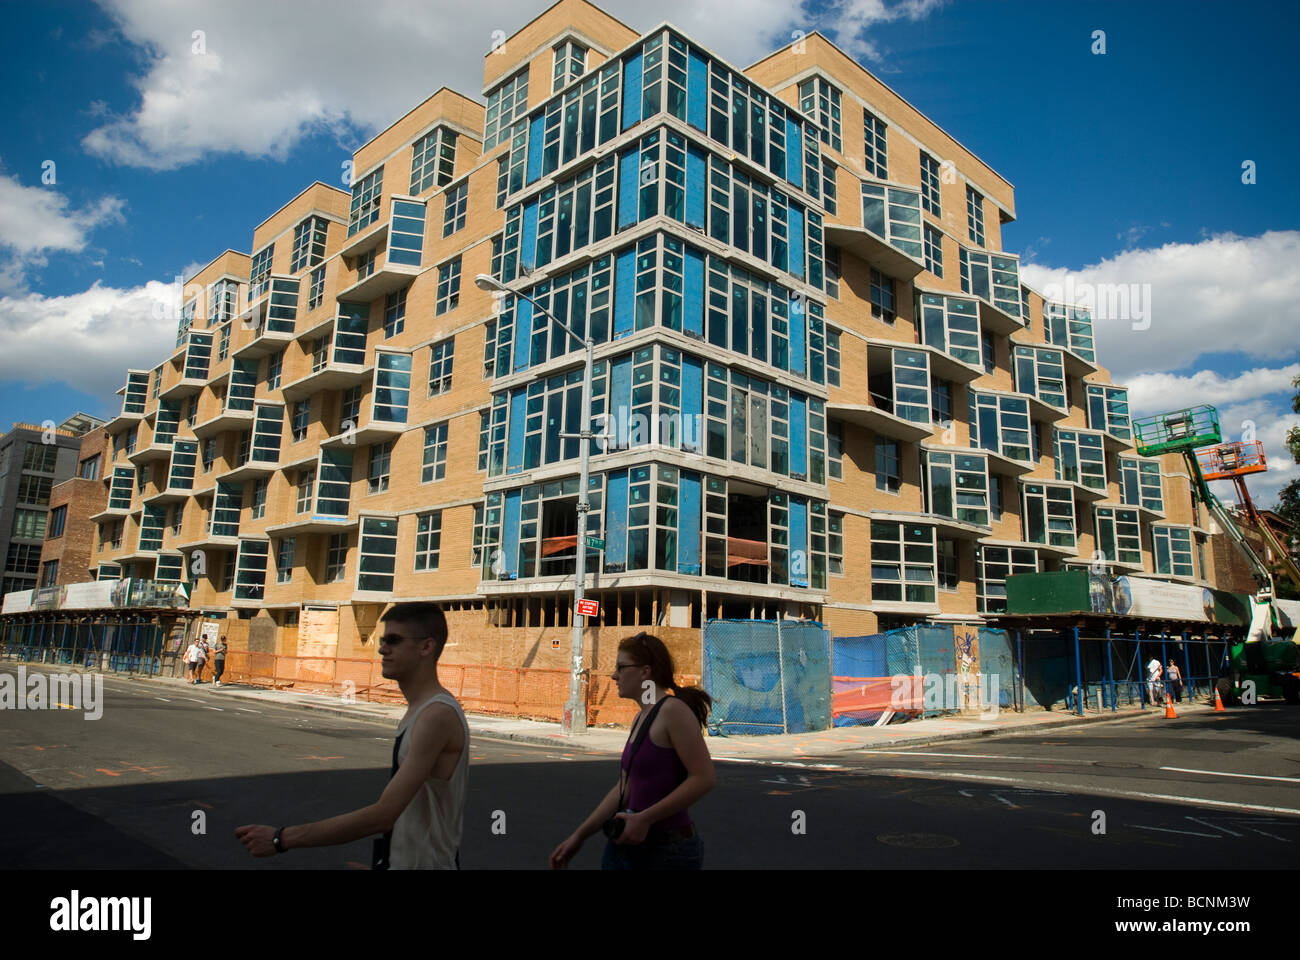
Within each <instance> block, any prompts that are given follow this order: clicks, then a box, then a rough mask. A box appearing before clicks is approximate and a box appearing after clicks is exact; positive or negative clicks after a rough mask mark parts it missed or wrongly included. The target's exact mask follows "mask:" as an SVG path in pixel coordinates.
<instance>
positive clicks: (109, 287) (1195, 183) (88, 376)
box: [0, 0, 1300, 499]
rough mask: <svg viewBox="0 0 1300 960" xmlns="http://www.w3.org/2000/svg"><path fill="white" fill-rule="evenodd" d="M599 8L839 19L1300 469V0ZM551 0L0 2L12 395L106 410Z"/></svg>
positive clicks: (1093, 276)
mask: <svg viewBox="0 0 1300 960" xmlns="http://www.w3.org/2000/svg"><path fill="white" fill-rule="evenodd" d="M603 6H604V7H605V9H607V10H608V11H609V12H610V13H612V14H614V15H615V16H618V17H620V18H621V19H623V20H625V21H626V22H628V23H629V24H630V25H632V26H633V27H635V28H637V29H641V30H645V29H649V28H650V27H652V26H654V24H655V23H656V22H658V20H659V19H668V20H671V21H672V22H674V23H676V24H677V25H678V26H680V27H681V28H682V29H683V30H685V31H687V32H688V33H690V34H691V35H693V36H695V37H697V38H698V39H700V40H701V41H702V42H704V43H705V44H706V45H708V46H709V47H710V48H712V49H713V50H714V51H716V52H717V53H719V54H721V55H723V56H724V57H727V58H728V59H730V60H731V61H732V62H733V63H736V64H739V65H741V66H744V65H747V64H748V63H750V62H752V61H753V60H756V59H758V58H759V57H761V56H762V55H763V54H765V53H766V52H768V51H770V50H772V49H774V48H776V47H777V46H780V45H782V44H783V43H784V42H788V40H789V39H790V35H791V32H792V31H793V30H796V29H801V30H804V31H811V30H815V29H820V30H822V31H823V32H824V33H826V34H828V35H829V36H831V38H832V39H834V40H835V41H836V42H837V43H839V45H840V46H841V47H842V48H844V49H845V50H846V51H847V52H849V53H850V54H852V55H853V56H855V57H856V58H857V59H858V60H859V62H861V63H862V64H863V65H864V66H866V67H867V68H868V69H869V70H871V71H872V72H874V73H876V74H877V76H879V77H880V78H881V79H882V80H883V81H884V82H886V83H888V84H889V85H890V86H892V87H893V88H894V89H895V90H897V91H898V92H899V93H900V94H902V95H903V96H904V97H906V98H907V99H908V100H909V101H910V102H911V103H912V104H913V105H915V106H916V107H917V108H918V109H920V110H921V111H922V112H924V113H925V114H926V115H928V116H929V117H930V118H931V119H933V120H934V121H935V122H936V123H938V124H939V125H940V126H942V127H944V128H945V129H946V130H948V131H949V132H950V133H951V134H952V135H953V136H955V137H956V138H957V139H958V140H960V141H961V142H962V143H963V144H965V145H966V146H967V147H968V148H969V149H971V150H972V151H973V152H974V153H976V154H977V155H978V156H979V157H981V158H982V159H983V160H984V161H985V162H987V163H988V164H989V165H990V166H992V167H993V168H994V169H995V170H997V171H998V172H999V173H1001V174H1002V175H1003V176H1004V177H1006V179H1008V180H1009V181H1010V182H1011V183H1013V184H1014V185H1015V188H1016V208H1017V213H1018V220H1017V222H1015V223H1014V224H1011V225H1009V226H1008V227H1007V228H1006V229H1005V232H1004V246H1005V247H1006V249H1008V250H1011V251H1013V252H1019V253H1021V255H1022V258H1023V262H1024V264H1026V268H1025V271H1024V275H1025V277H1026V279H1027V280H1028V281H1029V282H1030V283H1032V284H1034V285H1035V286H1036V287H1038V288H1039V289H1041V288H1042V287H1043V285H1044V284H1046V283H1048V282H1051V281H1062V282H1063V281H1066V280H1068V279H1071V278H1073V279H1074V280H1076V281H1078V282H1080V283H1085V282H1092V283H1125V284H1139V285H1147V286H1148V287H1149V289H1150V297H1151V303H1152V323H1151V326H1150V328H1149V329H1146V330H1134V329H1132V326H1131V324H1129V323H1128V322H1125V321H1122V320H1115V321H1110V320H1104V319H1099V320H1098V332H1097V335H1098V349H1099V354H1100V360H1101V362H1102V363H1103V364H1104V365H1106V366H1107V367H1108V368H1110V369H1111V371H1112V373H1113V375H1114V377H1115V379H1116V381H1117V382H1121V383H1128V384H1129V385H1130V388H1131V391H1132V394H1131V396H1132V399H1133V402H1134V406H1135V407H1136V408H1137V411H1138V412H1139V413H1141V412H1144V411H1145V412H1158V410H1159V409H1162V408H1164V407H1175V406H1179V405H1183V404H1184V402H1186V403H1187V404H1191V403H1195V402H1207V401H1208V402H1214V403H1216V404H1218V406H1219V408H1220V411H1221V414H1223V417H1224V423H1225V432H1227V433H1229V434H1230V435H1235V432H1237V431H1238V427H1239V424H1240V423H1241V422H1244V421H1250V422H1252V423H1254V424H1255V425H1256V429H1257V432H1258V437H1259V439H1261V440H1263V441H1264V442H1265V446H1266V449H1268V451H1269V453H1270V455H1271V460H1272V462H1273V464H1274V466H1275V469H1274V470H1273V471H1271V472H1270V474H1268V475H1267V477H1266V478H1261V480H1260V481H1259V482H1258V484H1257V485H1256V486H1257V487H1258V488H1259V489H1260V490H1261V492H1267V491H1272V490H1275V489H1276V487H1277V486H1280V484H1281V483H1283V482H1285V480H1286V479H1289V478H1290V477H1293V476H1296V475H1297V472H1296V468H1295V466H1294V465H1293V464H1290V461H1289V457H1286V456H1285V455H1284V447H1283V445H1282V437H1283V436H1284V435H1285V432H1286V430H1287V429H1288V428H1289V427H1290V426H1293V425H1295V424H1296V423H1300V418H1297V417H1296V416H1295V415H1294V414H1292V413H1291V410H1290V406H1291V405H1290V396H1291V393H1292V392H1293V391H1292V390H1291V388H1290V386H1289V384H1290V378H1291V377H1292V376H1294V375H1296V374H1300V346H1298V345H1297V338H1296V336H1295V333H1294V331H1295V330H1296V329H1297V328H1298V327H1300V307H1297V304H1298V303H1300V277H1298V276H1297V272H1298V271H1300V267H1297V263H1298V262H1300V261H1298V260H1297V258H1296V253H1297V246H1298V244H1300V233H1298V231H1300V223H1297V219H1298V217H1297V211H1300V178H1296V177H1295V176H1294V175H1293V173H1292V171H1293V169H1294V158H1295V157H1296V156H1297V155H1300V142H1298V141H1300V134H1298V133H1297V129H1296V124H1295V122H1294V120H1295V114H1296V111H1295V108H1294V106H1293V104H1292V103H1291V102H1290V98H1291V97H1292V96H1293V89H1294V84H1295V80H1294V68H1293V66H1292V65H1293V63H1294V51H1293V47H1294V37H1295V36H1296V35H1297V33H1298V32H1300V31H1298V30H1297V27H1298V26H1300V23H1298V21H1300V14H1298V13H1297V11H1296V7H1295V5H1293V4H1288V3H1278V4H1264V3H1251V2H1239V3H1233V4H1220V3H1213V4H1211V3H1197V2H1187V3H1173V2H1170V3H1140V2H1131V3H1118V2H1117V3H1073V4H1070V3H1047V2H976V0H971V2H948V3H942V2H934V0H906V2H888V0H845V2H842V3H834V4H830V3H822V2H817V3H813V4H806V5H805V6H803V7H802V8H799V7H794V6H792V5H791V4H789V3H783V2H778V0H749V2H746V0H718V2H716V3H713V4H710V5H708V6H707V7H706V6H704V5H701V4H699V3H697V2H695V0H666V2H663V3H660V4H656V5H655V6H654V8H653V9H654V13H653V17H654V19H649V18H648V17H647V16H645V15H643V14H642V12H641V11H642V9H643V8H644V5H643V4H641V3H638V2H636V0H616V2H610V3H606V4H603ZM543 8H544V7H543V4H540V3H535V2H531V3H527V2H522V0H502V2H499V3H491V2H488V3H484V4H476V5H474V9H473V10H472V11H465V10H463V9H461V8H460V5H453V4H449V3H448V4H442V3H434V4H430V3H427V2H422V0H372V2H370V3H368V4H367V5H366V13H365V15H364V16H358V15H357V13H356V8H355V6H354V5H353V4H352V3H350V2H345V0H322V2H320V3H315V4H306V3H295V2H292V0H285V2H283V3H277V4H272V5H270V6H268V5H267V4H265V3H264V2H254V0H224V2H217V0H195V2H193V3H188V4H187V3H167V2H165V0H101V2H100V3H99V4H90V3H71V2H46V3H40V4H22V5H18V4H9V5H6V6H5V14H6V19H7V27H8V29H7V30H6V31H4V32H3V33H0V53H2V54H3V59H2V60H0V63H3V67H0V70H3V71H4V73H5V80H6V81H7V83H6V89H8V90H10V91H13V92H14V93H15V94H16V95H15V96H13V98H12V99H11V101H10V107H9V116H10V121H9V123H8V124H6V125H5V126H4V128H3V131H0V199H3V200H4V202H3V203H0V211H2V212H0V423H3V424H4V425H6V426H7V424H8V423H9V422H10V421H14V420H29V421H31V420H34V421H37V422H39V421H41V420H44V419H46V418H50V419H55V420H59V419H62V418H63V417H65V416H67V415H69V414H71V413H73V412H75V411H76V410H85V411H86V412H89V413H94V414H98V415H101V416H103V415H111V413H112V412H114V408H115V405H116V403H117V399H116V398H115V397H114V396H113V392H112V391H113V389H115V388H116V387H117V386H120V385H121V383H122V381H123V380H124V376H123V375H122V371H123V370H124V369H125V368H126V367H127V366H134V367H140V368H148V367H152V366H154V365H156V363H157V362H158V360H159V359H160V358H161V356H162V355H163V353H164V352H165V351H166V350H167V348H168V345H169V343H170V338H171V336H172V332H171V331H174V324H173V323H172V322H171V321H169V320H165V319H164V320H159V319H155V318H154V317H153V316H152V314H151V311H150V307H151V304H152V303H153V302H155V301H156V300H157V298H158V297H159V296H160V295H161V292H160V291H161V287H159V286H158V284H159V283H160V282H169V281H171V279H172V278H173V277H174V275H176V274H177V273H179V272H184V271H186V270H187V269H192V268H194V267H196V266H198V265H201V264H204V263H206V262H207V261H208V260H210V259H211V258H213V257H214V256H216V255H217V254H219V253H220V252H221V251H222V250H224V249H226V248H227V247H233V248H235V249H240V250H244V251H246V252H247V251H248V246H249V243H250V242H251V237H252V230H253V227H254V226H255V225H256V224H257V223H258V222H260V221H261V220H262V219H264V218H265V217H266V216H267V215H269V214H270V213H272V212H273V211H274V210H275V209H276V208H278V207H279V206H280V205H281V204H282V203H284V202H285V201H286V200H288V199H289V198H290V197H292V196H293V195H295V194H296V193H297V192H298V191H299V190H301V189H302V188H303V187H304V186H306V185H307V184H308V183H310V182H311V181H313V180H317V179H319V180H323V181H325V182H327V183H331V184H336V185H342V184H341V176H340V175H341V164H342V163H343V162H344V161H345V160H346V159H347V158H348V156H349V155H350V152H351V150H352V149H354V148H355V147H356V146H358V145H359V144H360V143H362V142H364V140H365V139H367V138H368V137H369V136H370V135H372V134H373V133H374V132H376V131H377V130H378V129H380V128H382V126H384V125H386V124H387V123H389V122H391V121H392V120H394V119H396V118H397V117H398V116H400V115H401V113H403V112H405V110H406V109H409V108H410V107H411V106H413V105H414V104H415V103H417V102H419V101H420V100H421V99H423V98H424V97H425V96H427V95H428V94H429V93H431V92H432V91H433V90H435V89H437V88H438V87H439V86H442V85H444V84H445V85H448V86H451V87H454V88H456V89H459V90H461V91H463V92H465V93H468V94H470V95H473V96H477V95H479V94H480V91H481V85H482V53H483V52H485V51H486V50H487V48H488V47H489V46H490V44H491V35H492V32H493V31H494V30H497V29H500V30H503V31H505V33H506V34H509V33H511V32H513V31H514V30H515V29H518V27H520V26H522V25H523V24H524V23H525V22H527V21H528V20H529V19H531V17H533V16H535V15H536V14H537V13H539V12H540V11H541V10H542V9H543ZM1096 30H1102V31H1105V47H1106V51H1105V53H1104V55H1098V54H1095V53H1094V52H1093V47H1094V45H1095V41H1094V39H1093V32H1094V31H1096ZM194 31H202V37H203V41H202V44H203V47H204V49H203V50H202V51H201V53H202V55H201V56H200V55H196V53H195V41H194V39H193V34H194ZM359 54H361V55H359ZM47 161H53V163H54V164H55V174H56V182H55V183H54V184H42V180H41V177H42V170H43V166H42V165H43V164H46V163H47ZM1245 161H1253V162H1254V164H1255V172H1256V182H1255V183H1254V184H1250V185H1247V184H1244V183H1243V182H1242V164H1243V162H1245ZM169 328H170V330H169ZM106 371H111V372H112V376H111V377H108V376H107V373H106ZM106 377H107V379H106ZM110 382H111V385H109V384H110ZM1229 425H1231V429H1228V428H1229ZM1266 498H1267V497H1265V499H1266Z"/></svg>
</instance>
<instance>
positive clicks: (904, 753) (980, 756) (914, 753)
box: [858, 750, 1092, 763]
mask: <svg viewBox="0 0 1300 960" xmlns="http://www.w3.org/2000/svg"><path fill="white" fill-rule="evenodd" d="M858 752H859V753H879V754H887V755H891V756H898V757H958V758H965V757H969V758H970V759H972V760H1036V761H1038V762H1039V763H1091V762H1092V761H1091V760H1053V759H1052V758H1051V757H1004V756H1003V755H1002V754H1000V753H934V752H925V751H922V750H859V751H858Z"/></svg>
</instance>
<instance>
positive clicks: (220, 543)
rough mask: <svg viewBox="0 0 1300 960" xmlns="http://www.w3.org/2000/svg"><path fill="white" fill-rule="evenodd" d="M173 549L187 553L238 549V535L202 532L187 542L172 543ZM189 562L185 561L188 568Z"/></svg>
mask: <svg viewBox="0 0 1300 960" xmlns="http://www.w3.org/2000/svg"><path fill="white" fill-rule="evenodd" d="M172 549H173V550H179V551H180V552H181V553H187V552H189V551H191V550H222V551H224V550H237V549H239V537H238V536H234V537H219V536H217V535H216V534H212V533H207V534H204V535H203V536H202V537H201V538H200V539H198V540H191V541H189V542H188V543H177V544H173V545H172ZM188 567H189V564H188V563H186V568H187V569H188Z"/></svg>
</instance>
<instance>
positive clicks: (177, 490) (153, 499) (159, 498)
mask: <svg viewBox="0 0 1300 960" xmlns="http://www.w3.org/2000/svg"><path fill="white" fill-rule="evenodd" d="M193 495H194V491H193V490H189V489H186V488H183V487H168V488H167V489H166V490H160V491H159V492H158V493H155V494H154V495H153V496H149V497H144V498H143V499H142V500H141V501H140V502H141V503H142V504H143V505H144V506H146V507H154V506H162V505H163V504H165V503H184V502H185V501H187V500H189V498H190V497H192V496H193Z"/></svg>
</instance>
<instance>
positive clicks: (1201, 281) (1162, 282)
mask: <svg viewBox="0 0 1300 960" xmlns="http://www.w3.org/2000/svg"><path fill="white" fill-rule="evenodd" d="M1021 276H1022V277H1023V279H1024V280H1025V282H1026V283H1028V284H1029V285H1030V286H1031V287H1033V288H1034V289H1035V290H1037V291H1039V292H1048V291H1049V289H1050V288H1052V287H1053V286H1055V287H1056V289H1058V290H1060V289H1064V290H1065V291H1066V292H1067V294H1068V293H1070V292H1073V293H1074V294H1075V295H1074V297H1072V299H1074V300H1075V301H1079V300H1081V299H1086V295H1087V294H1089V293H1090V292H1093V293H1095V294H1096V298H1095V302H1096V303H1097V305H1098V306H1097V309H1095V310H1094V324H1093V325H1094V330H1095V335H1096V346H1097V359H1098V361H1099V362H1100V363H1101V364H1102V365H1103V366H1105V367H1106V368H1107V369H1108V370H1110V372H1111V374H1112V376H1113V377H1114V379H1115V382H1117V383H1126V382H1129V381H1131V380H1133V379H1134V378H1135V377H1137V376H1138V375H1139V374H1142V373H1146V372H1149V371H1153V370H1154V371H1160V370H1183V369H1187V368H1189V367H1191V366H1193V365H1194V364H1195V362H1196V360H1197V359H1198V358H1199V357H1201V356H1202V355H1203V354H1206V353H1212V352H1213V353H1225V352H1226V353H1240V354H1243V355H1244V356H1245V357H1246V358H1247V359H1248V360H1250V359H1253V360H1261V359H1267V360H1270V361H1287V360H1290V359H1292V358H1293V357H1295V356H1296V355H1297V352H1298V350H1297V348H1298V344H1297V340H1296V335H1295V331H1296V329H1297V328H1300V231H1297V230H1284V231H1269V232H1268V233H1265V234H1263V235H1262V236H1258V237H1239V236H1236V235H1235V234H1222V235H1218V236H1214V237H1211V238H1209V239H1207V240H1202V241H1201V242H1199V243H1167V244H1165V245H1164V246H1161V247H1155V248H1151V249H1139V250H1126V251H1124V252H1123V253H1119V254H1117V255H1115V256H1114V257H1111V258H1110V259H1107V260H1103V261H1101V262H1100V263H1097V264H1093V265H1090V266H1087V267H1084V268H1083V269H1081V270H1071V269H1066V268H1056V267H1047V266H1043V265H1040V264H1024V265H1023V266H1022V267H1021ZM1133 285H1136V287H1134V286H1133ZM1121 289H1122V290H1124V291H1127V292H1129V293H1136V294H1137V295H1138V296H1137V297H1136V298H1133V299H1132V300H1131V303H1140V306H1141V307H1142V310H1141V311H1139V310H1135V309H1130V315H1128V316H1112V315H1108V314H1111V313H1112V312H1115V313H1119V312H1121V311H1112V310H1108V309H1105V304H1106V303H1107V302H1108V301H1110V302H1112V303H1117V302H1118V301H1116V300H1111V298H1110V297H1108V296H1107V293H1108V292H1116V291H1119V290H1121ZM1147 308H1149V314H1148V317H1149V324H1150V325H1149V327H1147V328H1146V329H1134V325H1135V323H1136V324H1137V325H1138V326H1139V327H1141V326H1142V323H1143V322H1144V321H1143V320H1141V319H1139V318H1138V317H1137V314H1139V313H1140V312H1143V311H1145V310H1146V309H1147Z"/></svg>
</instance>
